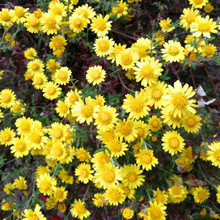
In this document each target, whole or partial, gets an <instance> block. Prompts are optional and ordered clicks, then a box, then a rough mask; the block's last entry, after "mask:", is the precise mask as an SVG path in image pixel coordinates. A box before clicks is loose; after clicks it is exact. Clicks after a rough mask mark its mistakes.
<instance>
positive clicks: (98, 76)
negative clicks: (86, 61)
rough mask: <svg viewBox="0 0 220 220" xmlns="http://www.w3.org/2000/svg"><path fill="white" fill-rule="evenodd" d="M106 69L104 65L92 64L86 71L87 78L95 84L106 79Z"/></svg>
mask: <svg viewBox="0 0 220 220" xmlns="http://www.w3.org/2000/svg"><path fill="white" fill-rule="evenodd" d="M105 77H106V71H105V70H104V69H103V68H102V66H91V67H89V69H88V70H87V72H86V80H87V81H88V82H89V83H92V85H93V86H95V85H98V84H100V83H102V82H104V81H105Z"/></svg>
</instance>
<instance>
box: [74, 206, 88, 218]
mask: <svg viewBox="0 0 220 220" xmlns="http://www.w3.org/2000/svg"><path fill="white" fill-rule="evenodd" d="M75 209H76V212H77V214H78V215H79V216H80V215H83V214H84V213H85V212H86V208H85V206H84V205H83V204H78V205H77V206H76V207H75Z"/></svg>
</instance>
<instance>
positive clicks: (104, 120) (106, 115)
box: [98, 111, 112, 125]
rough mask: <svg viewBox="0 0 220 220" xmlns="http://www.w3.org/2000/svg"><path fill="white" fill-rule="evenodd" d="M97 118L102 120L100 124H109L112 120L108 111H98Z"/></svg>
mask: <svg viewBox="0 0 220 220" xmlns="http://www.w3.org/2000/svg"><path fill="white" fill-rule="evenodd" d="M98 119H99V120H100V121H101V122H102V124H104V125H107V124H110V123H111V121H112V115H111V113H110V112H103V111H100V112H99V116H98Z"/></svg>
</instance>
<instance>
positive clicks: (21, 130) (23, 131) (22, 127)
mask: <svg viewBox="0 0 220 220" xmlns="http://www.w3.org/2000/svg"><path fill="white" fill-rule="evenodd" d="M32 123H33V119H31V118H26V117H24V116H23V117H21V118H18V119H17V120H16V122H15V126H16V127H17V132H18V134H19V135H27V134H29V133H30V132H31V125H32Z"/></svg>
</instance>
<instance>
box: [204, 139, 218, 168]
mask: <svg viewBox="0 0 220 220" xmlns="http://www.w3.org/2000/svg"><path fill="white" fill-rule="evenodd" d="M208 147H209V150H208V151H207V155H208V160H210V161H211V162H212V165H213V166H217V167H218V168H220V142H219V141H218V142H213V143H212V144H210V145H209V146H208Z"/></svg>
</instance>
